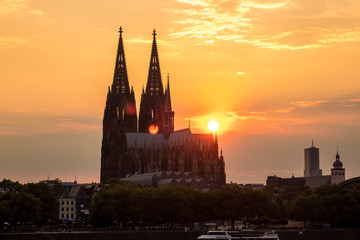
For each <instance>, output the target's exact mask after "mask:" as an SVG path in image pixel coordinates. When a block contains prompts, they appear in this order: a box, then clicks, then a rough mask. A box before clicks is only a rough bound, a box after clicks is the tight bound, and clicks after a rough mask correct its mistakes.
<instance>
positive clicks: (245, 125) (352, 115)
mask: <svg viewBox="0 0 360 240" xmlns="http://www.w3.org/2000/svg"><path fill="white" fill-rule="evenodd" d="M263 110H265V111H228V112H225V113H216V114H209V115H203V116H192V117H188V118H186V119H185V120H186V121H190V123H191V129H192V130H194V132H199V131H200V132H206V131H207V129H206V126H207V123H208V122H209V121H210V120H211V119H215V120H216V121H218V123H219V125H220V129H219V133H220V134H221V133H228V132H232V131H236V132H240V133H242V134H290V133H297V134H305V133H309V132H312V133H313V134H316V133H317V132H318V133H319V134H326V133H331V132H335V131H355V130H356V131H357V129H359V128H360V123H359V122H358V121H357V119H359V118H360V99H359V98H348V99H335V100H312V101H310V100H308V101H297V102H290V103H288V105H287V106H284V107H281V108H275V109H263Z"/></svg>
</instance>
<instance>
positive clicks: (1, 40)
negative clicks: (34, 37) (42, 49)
mask: <svg viewBox="0 0 360 240" xmlns="http://www.w3.org/2000/svg"><path fill="white" fill-rule="evenodd" d="M25 42H26V40H25V39H23V38H21V37H11V36H0V49H1V48H7V47H14V46H16V45H19V44H22V43H25Z"/></svg>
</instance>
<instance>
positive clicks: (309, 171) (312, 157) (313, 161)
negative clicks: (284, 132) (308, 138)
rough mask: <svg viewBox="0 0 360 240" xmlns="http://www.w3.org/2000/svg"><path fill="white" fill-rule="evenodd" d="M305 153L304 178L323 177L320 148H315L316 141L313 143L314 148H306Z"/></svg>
mask: <svg viewBox="0 0 360 240" xmlns="http://www.w3.org/2000/svg"><path fill="white" fill-rule="evenodd" d="M304 151H305V154H304V157H305V170H304V177H315V176H322V170H321V169H320V168H319V148H317V147H315V146H314V141H312V146H311V147H309V148H305V150H304Z"/></svg>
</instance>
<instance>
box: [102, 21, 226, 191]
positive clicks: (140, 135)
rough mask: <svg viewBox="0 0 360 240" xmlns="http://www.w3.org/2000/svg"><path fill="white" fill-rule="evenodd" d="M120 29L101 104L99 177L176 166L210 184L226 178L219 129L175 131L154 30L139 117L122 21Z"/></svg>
mask: <svg viewBox="0 0 360 240" xmlns="http://www.w3.org/2000/svg"><path fill="white" fill-rule="evenodd" d="M119 32H120V37H119V43H118V50H117V55H116V61H115V71H114V79H113V83H112V85H111V87H110V86H109V88H108V94H107V99H106V106H105V110H104V118H103V139H102V147H101V172H100V182H101V183H105V182H106V181H107V180H109V179H110V178H124V177H126V176H129V175H132V174H145V173H152V172H159V171H166V172H172V171H174V172H191V173H192V174H193V175H194V176H198V177H203V178H206V179H208V181H210V182H212V183H213V184H214V185H223V184H225V181H226V180H225V166H224V165H225V164H224V158H223V156H222V152H221V154H220V156H219V152H218V140H217V135H215V136H213V135H212V134H193V133H192V132H191V130H190V128H188V129H182V130H178V131H174V111H173V110H172V106H171V96H170V84H169V76H168V77H167V84H166V87H165V89H164V86H163V83H162V79H161V72H160V63H159V56H158V51H157V45H156V32H155V30H154V32H153V42H152V50H151V56H150V66H149V73H148V79H147V83H146V88H145V89H144V88H143V89H142V94H141V102H140V111H139V117H137V109H136V102H135V95H134V90H133V88H132V87H131V88H130V85H129V80H128V75H127V69H126V61H125V53H124V46H123V39H122V32H123V31H122V28H121V27H120V31H119Z"/></svg>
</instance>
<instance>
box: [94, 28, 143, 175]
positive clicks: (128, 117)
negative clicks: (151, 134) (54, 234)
mask: <svg viewBox="0 0 360 240" xmlns="http://www.w3.org/2000/svg"><path fill="white" fill-rule="evenodd" d="M119 33H120V37H119V44H118V50H117V55H116V61H115V71H114V79H113V83H112V85H111V88H110V87H109V88H108V93H107V98H106V106H105V110H104V119H103V139H102V147H101V173H100V175H101V176H100V181H101V182H105V181H106V180H107V179H109V178H113V177H120V176H121V173H122V172H126V169H127V166H126V164H127V163H126V161H125V155H124V154H125V151H123V150H124V149H126V138H125V134H124V132H136V131H137V116H136V104H135V95H134V91H133V88H132V87H131V90H130V87H129V80H128V75H127V69H126V61H125V53H124V46H123V40H122V28H121V27H120V30H119Z"/></svg>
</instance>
